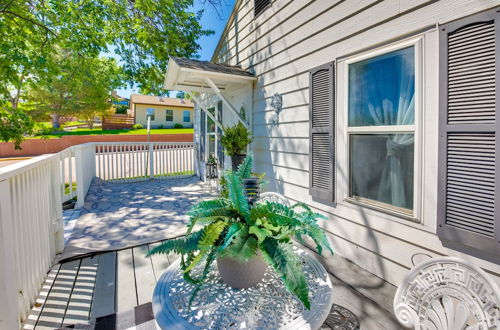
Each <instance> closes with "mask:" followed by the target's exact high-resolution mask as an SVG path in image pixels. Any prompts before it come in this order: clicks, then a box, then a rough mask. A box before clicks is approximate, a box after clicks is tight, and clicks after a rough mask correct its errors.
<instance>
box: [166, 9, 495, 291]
mask: <svg viewBox="0 0 500 330" xmlns="http://www.w3.org/2000/svg"><path fill="white" fill-rule="evenodd" d="M499 5H500V1H498V0H441V1H429V0H415V1H409V0H386V1H375V0H361V1H358V0H352V1H305V0H301V1H298V0H296V1H290V0H274V1H269V0H267V1H263V0H249V1H242V0H238V1H236V4H235V8H234V10H233V13H232V14H231V16H230V18H229V21H228V23H227V25H226V28H225V30H224V32H223V34H222V37H221V39H220V41H219V44H218V47H217V48H216V50H215V53H214V55H213V59H212V62H214V63H219V64H214V63H209V62H200V61H195V60H186V59H178V58H172V59H171V60H170V63H169V66H168V71H167V75H166V80H165V86H164V87H165V88H167V89H174V90H185V91H187V92H189V93H190V94H192V95H193V100H194V101H195V102H196V122H195V128H196V129H195V139H196V141H197V144H196V145H197V147H198V156H199V159H200V164H199V172H200V175H201V176H203V173H204V161H205V160H206V159H207V155H208V153H209V152H215V151H216V150H218V149H219V148H218V139H219V137H220V135H219V134H220V129H219V128H218V127H219V126H220V125H221V124H223V125H224V126H226V125H232V124H234V123H236V122H237V121H238V120H240V118H239V117H240V116H239V115H238V113H240V114H241V112H242V111H244V112H245V113H246V117H247V120H243V121H244V122H245V123H246V124H247V125H248V126H249V127H250V129H251V130H252V133H253V143H252V145H251V151H252V152H253V154H254V157H255V169H254V170H255V171H256V172H259V173H265V174H266V177H265V180H266V181H269V184H268V185H267V186H266V189H267V190H271V191H276V192H278V193H281V194H284V195H285V196H286V197H288V198H289V199H291V200H293V201H300V202H305V203H307V204H308V205H310V206H311V207H312V208H313V210H314V211H317V212H321V213H322V214H324V215H326V216H327V217H328V219H327V220H325V221H323V222H322V223H321V225H322V227H323V228H325V229H326V230H327V232H328V233H329V236H330V238H331V240H332V243H333V246H334V250H335V253H337V254H338V255H341V256H343V257H345V258H347V259H349V260H352V261H354V262H355V263H356V264H358V265H360V266H361V267H363V268H365V269H367V270H368V271H370V272H371V273H373V274H376V275H377V276H379V277H381V278H383V279H385V280H386V281H388V282H390V283H392V284H394V285H398V284H399V283H400V282H401V280H402V278H403V276H404V275H405V274H406V273H407V272H408V271H409V269H410V268H412V267H413V265H414V263H417V262H419V261H422V260H423V259H425V258H427V257H434V256H442V255H452V256H459V257H462V258H465V259H467V260H469V261H471V262H473V263H474V264H475V265H477V266H480V267H482V268H483V269H484V270H486V271H487V272H488V273H489V275H491V277H492V278H493V279H494V280H495V281H496V282H497V283H500V266H499V264H500V168H499V166H500V143H498V142H496V134H499V133H500V132H499V131H498V130H499V127H500V117H499V116H500V113H499V111H500V110H499V107H500V103H499V97H500V92H499V91H500V82H499V79H500V66H499V57H500V54H498V53H497V52H498V50H499V49H500V17H499V10H500V7H498V6H499ZM198 93H199V94H198ZM496 117H499V118H496ZM219 154H220V153H219ZM224 163H225V164H226V167H227V165H228V162H227V159H226V160H225V162H224ZM327 257H328V256H327ZM332 267H335V265H332ZM457 276H460V275H459V274H457ZM367 285H369V284H367Z"/></svg>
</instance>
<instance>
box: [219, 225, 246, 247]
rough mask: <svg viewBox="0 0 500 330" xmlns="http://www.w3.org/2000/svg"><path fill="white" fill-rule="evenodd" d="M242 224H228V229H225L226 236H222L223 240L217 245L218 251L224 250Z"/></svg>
mask: <svg viewBox="0 0 500 330" xmlns="http://www.w3.org/2000/svg"><path fill="white" fill-rule="evenodd" d="M241 226H242V224H240V223H233V224H232V225H231V226H229V229H228V230H227V233H226V236H225V238H224V241H223V242H222V244H221V246H219V251H222V250H224V249H225V248H227V247H228V246H229V244H231V242H232V240H233V238H234V237H235V236H236V235H237V234H238V232H239V231H240V229H241Z"/></svg>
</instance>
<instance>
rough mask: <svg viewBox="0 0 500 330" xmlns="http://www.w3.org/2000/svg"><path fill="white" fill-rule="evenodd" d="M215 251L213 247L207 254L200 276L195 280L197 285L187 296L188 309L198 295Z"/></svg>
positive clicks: (213, 258)
mask: <svg viewBox="0 0 500 330" xmlns="http://www.w3.org/2000/svg"><path fill="white" fill-rule="evenodd" d="M216 252H217V249H216V248H213V249H212V250H211V251H210V253H209V254H208V256H207V260H206V262H205V267H204V268H203V271H202V272H201V275H200V277H199V278H198V279H197V280H196V281H197V286H196V288H195V289H194V290H193V293H192V294H191V297H190V298H189V305H188V308H189V309H191V305H192V304H193V301H194V299H195V298H196V296H197V295H198V292H199V291H200V290H201V288H202V287H203V284H204V281H205V279H206V278H207V276H208V273H209V272H210V265H211V264H212V262H213V261H214V260H215V256H216Z"/></svg>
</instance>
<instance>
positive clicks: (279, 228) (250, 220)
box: [149, 155, 332, 309]
mask: <svg viewBox="0 0 500 330" xmlns="http://www.w3.org/2000/svg"><path fill="white" fill-rule="evenodd" d="M251 168H252V157H251V155H249V156H248V157H247V158H246V159H245V161H244V162H243V163H242V164H241V165H240V166H239V168H238V170H237V171H236V172H234V171H227V172H226V173H225V181H226V187H227V196H228V197H227V198H224V197H220V198H217V199H214V200H208V201H201V202H199V203H197V204H196V205H195V206H194V207H193V208H192V209H191V211H190V221H189V225H188V230H187V234H186V236H185V237H182V238H178V239H174V240H168V241H165V242H164V243H163V244H161V245H160V246H158V247H156V248H154V249H152V250H151V251H150V253H149V255H151V254H155V253H169V252H176V253H179V254H181V266H180V267H181V271H182V273H183V276H184V279H185V280H186V281H188V282H190V283H193V284H195V285H196V286H197V287H196V289H195V290H194V291H193V294H192V296H191V299H190V304H191V303H192V302H193V300H194V298H195V296H196V293H197V292H198V291H199V290H200V289H201V287H202V285H203V284H204V282H205V280H206V279H207V276H208V274H209V272H210V265H211V264H212V263H213V262H214V261H216V262H217V268H218V270H219V273H220V275H221V278H222V280H223V281H224V282H225V283H226V284H227V285H229V286H231V287H233V288H237V289H239V288H248V287H252V286H254V285H256V284H258V283H259V282H260V281H261V280H262V278H263V276H264V273H265V271H266V269H267V267H268V266H271V267H272V269H273V270H274V271H275V272H276V273H277V274H278V275H279V276H280V277H281V279H282V280H283V282H284V285H285V287H286V288H287V289H288V291H290V292H291V293H292V294H294V295H295V296H296V297H297V298H298V299H299V300H300V301H301V302H302V303H303V304H304V306H305V307H306V308H308V309H309V308H310V302H309V297H308V287H307V282H306V279H305V275H304V273H303V271H302V269H301V261H300V259H299V257H298V255H297V254H296V253H295V252H294V250H293V245H292V239H293V238H296V239H297V240H298V241H300V242H303V241H302V237H303V236H309V237H310V238H311V239H312V240H313V241H314V242H315V244H316V248H317V250H318V253H320V254H321V252H322V250H323V249H325V248H326V249H328V250H329V251H330V252H332V250H331V247H330V244H329V242H328V240H327V238H326V235H325V233H324V232H323V230H322V229H321V228H320V227H319V226H318V225H317V223H316V221H317V219H318V218H320V217H322V216H321V215H319V214H317V213H314V212H312V211H311V209H310V208H309V207H308V206H307V205H305V204H303V203H297V204H295V205H293V206H291V207H288V206H285V205H282V204H279V203H275V202H257V203H254V204H253V205H251V204H250V203H249V201H248V200H247V196H248V195H249V194H248V193H246V192H245V187H244V184H243V180H245V179H248V178H251V177H252V172H251ZM246 188H248V186H247V187H246ZM251 188H252V189H254V190H253V191H254V192H255V186H254V184H253V183H252V185H251ZM197 225H200V226H201V228H200V229H197V230H195V226H197ZM196 266H198V267H201V273H200V275H199V276H198V277H196V276H194V275H192V271H193V269H194V268H195V267H196ZM195 273H196V272H195Z"/></svg>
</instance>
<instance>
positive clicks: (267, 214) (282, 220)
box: [250, 202, 302, 227]
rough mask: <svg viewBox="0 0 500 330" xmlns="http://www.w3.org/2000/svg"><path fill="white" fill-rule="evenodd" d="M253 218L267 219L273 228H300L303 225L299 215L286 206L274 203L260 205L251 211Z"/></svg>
mask: <svg viewBox="0 0 500 330" xmlns="http://www.w3.org/2000/svg"><path fill="white" fill-rule="evenodd" d="M250 214H251V216H250V217H251V218H252V219H258V218H266V219H268V220H269V222H270V223H271V224H272V225H273V226H277V227H300V226H302V223H301V222H300V220H298V219H297V215H296V214H295V212H293V210H290V209H289V208H287V207H286V206H284V205H281V204H279V203H274V202H266V203H260V204H257V205H255V206H254V207H252V209H251V210H250Z"/></svg>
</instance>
